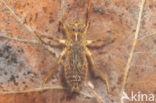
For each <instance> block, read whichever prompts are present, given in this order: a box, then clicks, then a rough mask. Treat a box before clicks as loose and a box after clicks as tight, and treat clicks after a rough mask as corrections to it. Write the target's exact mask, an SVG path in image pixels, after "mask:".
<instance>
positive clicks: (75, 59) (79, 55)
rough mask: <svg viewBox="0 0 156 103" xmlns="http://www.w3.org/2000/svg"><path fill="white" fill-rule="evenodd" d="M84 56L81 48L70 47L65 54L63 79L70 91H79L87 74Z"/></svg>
mask: <svg viewBox="0 0 156 103" xmlns="http://www.w3.org/2000/svg"><path fill="white" fill-rule="evenodd" d="M87 70H88V67H87V62H86V57H85V54H84V53H83V51H81V49H76V48H72V51H70V52H68V53H67V54H66V61H65V79H66V82H67V84H68V86H69V87H70V88H71V90H72V91H76V92H77V91H79V89H80V88H81V85H82V84H83V82H84V81H85V78H86V74H87Z"/></svg>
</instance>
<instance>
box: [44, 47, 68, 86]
mask: <svg viewBox="0 0 156 103" xmlns="http://www.w3.org/2000/svg"><path fill="white" fill-rule="evenodd" d="M66 51H67V49H66V48H65V49H64V50H63V51H62V52H61V54H60V56H59V57H58V60H57V63H56V65H55V66H54V68H53V69H52V70H51V71H50V72H49V73H48V75H47V76H46V77H45V78H44V80H43V83H42V88H43V87H44V85H45V84H46V82H47V80H48V79H49V78H50V77H51V76H52V75H53V74H54V73H55V72H56V71H57V69H58V67H59V64H60V63H61V60H62V57H63V56H64V54H65V53H66Z"/></svg>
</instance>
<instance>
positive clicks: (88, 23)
mask: <svg viewBox="0 0 156 103" xmlns="http://www.w3.org/2000/svg"><path fill="white" fill-rule="evenodd" d="M90 4H91V3H90V0H88V8H87V16H86V17H87V18H86V27H85V32H87V30H88V28H89V26H90V12H91V9H90Z"/></svg>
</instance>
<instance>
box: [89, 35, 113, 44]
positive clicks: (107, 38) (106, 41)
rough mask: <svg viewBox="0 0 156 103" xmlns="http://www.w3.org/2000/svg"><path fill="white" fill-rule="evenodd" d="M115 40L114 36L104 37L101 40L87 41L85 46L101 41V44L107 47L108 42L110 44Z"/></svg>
mask: <svg viewBox="0 0 156 103" xmlns="http://www.w3.org/2000/svg"><path fill="white" fill-rule="evenodd" d="M115 39H116V36H104V37H102V38H99V39H96V40H87V45H91V44H94V43H97V42H101V41H103V44H105V45H107V44H109V42H112V41H114V40H115Z"/></svg>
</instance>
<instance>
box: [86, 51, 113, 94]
mask: <svg viewBox="0 0 156 103" xmlns="http://www.w3.org/2000/svg"><path fill="white" fill-rule="evenodd" d="M86 52H87V56H88V59H89V60H90V62H91V64H92V65H93V66H94V67H93V69H94V71H95V72H97V73H98V74H99V75H100V77H101V78H102V79H103V80H105V82H106V86H107V91H108V93H109V92H110V87H109V82H108V78H107V76H105V74H104V73H103V72H102V71H100V70H99V69H98V68H97V65H96V63H95V61H94V60H93V57H92V53H91V52H90V51H89V50H88V49H86Z"/></svg>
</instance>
